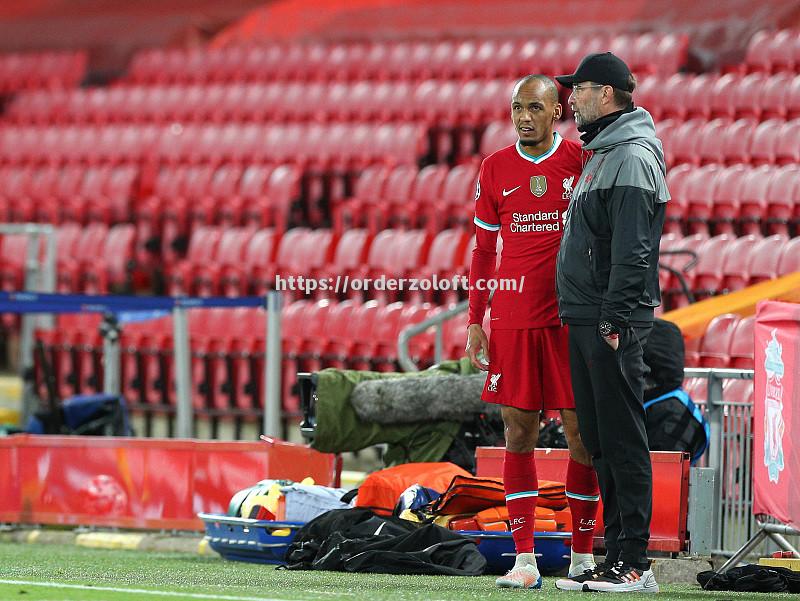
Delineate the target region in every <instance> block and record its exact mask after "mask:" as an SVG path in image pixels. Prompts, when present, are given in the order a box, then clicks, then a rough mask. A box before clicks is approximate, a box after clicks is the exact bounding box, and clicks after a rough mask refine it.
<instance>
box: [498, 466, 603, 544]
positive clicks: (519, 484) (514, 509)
mask: <svg viewBox="0 0 800 601" xmlns="http://www.w3.org/2000/svg"><path fill="white" fill-rule="evenodd" d="M533 453H534V452H533V451H531V452H530V453H511V452H510V451H506V452H505V458H504V460H503V484H504V486H505V489H506V507H508V521H509V524H510V527H511V536H512V537H513V538H514V547H515V548H516V550H517V554H519V553H533V528H534V524H535V520H536V517H535V513H536V501H537V500H538V497H539V479H538V478H537V477H536V461H535V459H534V458H533V457H534V455H533ZM595 482H596V480H595ZM595 485H596V484H595Z"/></svg>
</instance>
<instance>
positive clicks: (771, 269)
mask: <svg viewBox="0 0 800 601" xmlns="http://www.w3.org/2000/svg"><path fill="white" fill-rule="evenodd" d="M786 242H787V238H786V237H785V236H781V235H775V236H770V237H768V238H764V239H763V240H762V241H761V242H759V243H758V245H757V246H756V247H755V248H753V250H752V258H751V260H750V264H749V266H748V270H747V272H748V275H749V278H750V279H749V282H748V284H749V285H750V286H752V285H753V284H758V283H759V282H766V281H769V280H774V279H775V278H776V277H778V262H779V260H780V258H781V255H782V253H783V249H784V248H785V247H786Z"/></svg>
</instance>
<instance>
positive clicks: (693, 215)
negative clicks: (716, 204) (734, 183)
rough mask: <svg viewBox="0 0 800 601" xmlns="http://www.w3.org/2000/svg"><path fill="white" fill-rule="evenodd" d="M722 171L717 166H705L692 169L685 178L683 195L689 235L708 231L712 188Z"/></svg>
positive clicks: (712, 196)
mask: <svg viewBox="0 0 800 601" xmlns="http://www.w3.org/2000/svg"><path fill="white" fill-rule="evenodd" d="M722 171H723V169H722V167H721V166H719V165H706V166H705V167H700V168H699V169H694V170H693V171H692V172H691V173H690V174H689V175H688V176H687V180H686V185H685V188H684V194H685V199H686V207H687V209H686V215H687V216H686V222H687V224H688V228H689V233H690V234H696V233H705V232H708V231H710V228H709V225H710V222H711V215H712V213H713V204H712V203H713V199H714V188H715V186H716V185H717V178H718V177H719V174H720V173H721V172H722Z"/></svg>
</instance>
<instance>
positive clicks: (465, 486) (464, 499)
mask: <svg viewBox="0 0 800 601" xmlns="http://www.w3.org/2000/svg"><path fill="white" fill-rule="evenodd" d="M505 504H506V493H505V489H503V481H502V480H500V479H497V478H474V477H473V476H470V475H469V474H467V475H466V476H456V477H455V478H453V480H452V482H450V486H448V487H447V490H445V492H444V494H442V496H441V497H439V498H438V499H436V501H434V503H433V505H432V508H431V511H432V513H433V514H434V515H453V514H459V513H478V512H479V511H483V510H484V509H489V508H490V507H501V506H505Z"/></svg>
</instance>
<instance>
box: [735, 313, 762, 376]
mask: <svg viewBox="0 0 800 601" xmlns="http://www.w3.org/2000/svg"><path fill="white" fill-rule="evenodd" d="M755 323H756V318H755V316H754V315H750V316H748V317H743V318H742V319H740V320H739V323H738V324H736V329H735V330H734V332H733V337H732V338H731V346H730V350H729V352H730V367H731V368H732V369H753V350H754V346H755V345H754V339H753V327H754V326H755Z"/></svg>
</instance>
